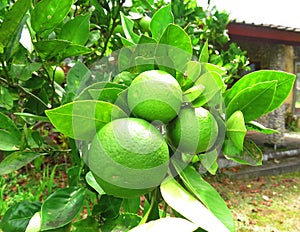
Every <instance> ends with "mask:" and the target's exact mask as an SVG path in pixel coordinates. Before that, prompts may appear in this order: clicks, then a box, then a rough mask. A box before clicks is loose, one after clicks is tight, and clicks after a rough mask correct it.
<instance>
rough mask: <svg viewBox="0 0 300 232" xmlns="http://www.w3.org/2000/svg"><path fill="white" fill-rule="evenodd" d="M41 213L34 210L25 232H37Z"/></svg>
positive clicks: (39, 226) (39, 227)
mask: <svg viewBox="0 0 300 232" xmlns="http://www.w3.org/2000/svg"><path fill="white" fill-rule="evenodd" d="M41 222H42V220H41V213H40V212H36V213H35V214H34V215H33V216H32V218H30V221H29V223H28V226H27V227H26V230H25V232H39V231H41Z"/></svg>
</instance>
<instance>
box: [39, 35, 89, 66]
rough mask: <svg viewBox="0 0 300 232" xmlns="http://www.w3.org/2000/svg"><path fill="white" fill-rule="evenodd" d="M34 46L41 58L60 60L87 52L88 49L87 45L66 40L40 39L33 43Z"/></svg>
mask: <svg viewBox="0 0 300 232" xmlns="http://www.w3.org/2000/svg"><path fill="white" fill-rule="evenodd" d="M34 47H35V49H36V50H37V52H38V54H39V55H40V56H41V58H42V59H45V60H50V59H54V58H55V59H56V61H61V60H63V59H65V58H68V57H71V56H78V55H84V54H88V53H89V52H90V49H88V48H87V47H84V46H81V45H77V44H72V43H71V42H69V41H66V40H58V39H54V40H41V41H38V42H36V43H34Z"/></svg>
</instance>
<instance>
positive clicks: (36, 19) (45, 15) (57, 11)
mask: <svg viewBox="0 0 300 232" xmlns="http://www.w3.org/2000/svg"><path fill="white" fill-rule="evenodd" d="M72 4H73V0H42V1H40V2H38V4H37V5H36V6H35V8H34V9H33V11H32V12H31V26H32V28H33V30H34V31H35V32H36V33H42V32H44V31H47V30H52V29H54V28H55V27H56V26H57V25H58V24H59V23H60V22H62V21H63V19H64V18H65V17H66V16H67V14H68V13H69V11H70V10H71V6H72Z"/></svg>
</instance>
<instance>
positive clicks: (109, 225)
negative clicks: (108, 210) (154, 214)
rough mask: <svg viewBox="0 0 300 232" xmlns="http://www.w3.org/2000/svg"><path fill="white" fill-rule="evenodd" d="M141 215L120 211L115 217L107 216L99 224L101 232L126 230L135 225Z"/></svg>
mask: <svg viewBox="0 0 300 232" xmlns="http://www.w3.org/2000/svg"><path fill="white" fill-rule="evenodd" d="M140 220H141V217H140V216H138V215H136V214H132V213H122V214H120V215H119V216H118V217H117V218H108V219H106V220H105V223H104V224H103V225H102V226H101V231H102V232H112V231H128V230H130V229H131V228H133V227H135V226H137V225H138V224H139V221H140Z"/></svg>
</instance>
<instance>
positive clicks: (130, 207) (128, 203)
mask: <svg viewBox="0 0 300 232" xmlns="http://www.w3.org/2000/svg"><path fill="white" fill-rule="evenodd" d="M140 203H141V199H140V197H136V198H124V199H123V202H122V209H123V210H124V212H126V213H133V214H137V213H138V211H139V209H140Z"/></svg>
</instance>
